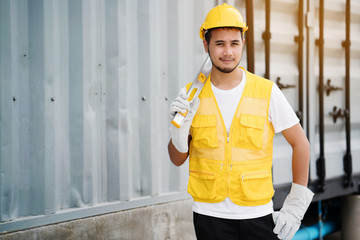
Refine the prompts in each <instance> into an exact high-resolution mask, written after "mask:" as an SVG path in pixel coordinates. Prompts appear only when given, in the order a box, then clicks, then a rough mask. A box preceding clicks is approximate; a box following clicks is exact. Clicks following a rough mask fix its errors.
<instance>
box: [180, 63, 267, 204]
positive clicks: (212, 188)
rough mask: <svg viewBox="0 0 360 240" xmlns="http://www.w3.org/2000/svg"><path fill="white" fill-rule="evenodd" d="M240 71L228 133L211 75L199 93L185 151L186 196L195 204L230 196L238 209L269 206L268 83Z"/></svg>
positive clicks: (216, 200)
mask: <svg viewBox="0 0 360 240" xmlns="http://www.w3.org/2000/svg"><path fill="white" fill-rule="evenodd" d="M244 71H245V70H244ZM245 72H246V84H245V87H244V91H243V94H242V96H241V99H240V102H239V104H238V106H237V109H236V112H235V115H234V118H233V120H232V123H231V127H230V132H229V134H227V132H226V128H225V124H224V121H223V119H222V116H221V113H220V109H219V107H218V105H217V102H216V99H215V96H214V93H213V92H212V89H211V83H210V76H209V79H208V81H206V83H205V85H204V87H203V89H202V91H201V93H200V94H199V99H200V105H199V108H198V110H197V112H196V115H195V117H194V119H193V122H192V124H191V128H190V133H191V136H192V140H191V142H190V149H189V155H190V158H189V162H190V166H189V171H190V176H189V183H188V192H189V193H190V194H191V195H192V197H193V198H194V200H195V201H198V202H207V203H217V202H221V201H224V200H225V198H226V197H229V198H230V199H231V201H232V202H234V203H235V204H237V205H241V206H257V205H264V204H267V203H269V202H270V200H271V198H272V196H273V195H274V188H273V183H272V171H271V166H272V151H273V137H274V128H273V126H272V124H271V123H270V122H269V121H268V119H269V116H268V112H269V105H270V96H271V90H272V84H273V82H272V81H269V80H266V79H263V78H261V77H259V76H256V75H254V74H251V73H250V72H247V71H245ZM189 87H190V84H188V85H187V88H189Z"/></svg>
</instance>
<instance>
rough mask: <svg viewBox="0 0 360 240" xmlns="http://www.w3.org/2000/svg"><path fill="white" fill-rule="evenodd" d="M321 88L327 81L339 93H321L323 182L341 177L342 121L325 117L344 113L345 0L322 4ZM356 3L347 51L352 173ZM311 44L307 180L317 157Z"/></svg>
mask: <svg viewBox="0 0 360 240" xmlns="http://www.w3.org/2000/svg"><path fill="white" fill-rule="evenodd" d="M318 7H319V6H318V5H315V6H314V12H315V25H314V38H315V39H316V38H318V36H319V15H318ZM324 8H325V10H324V21H325V22H324V84H326V82H327V80H328V79H330V80H331V85H333V86H336V87H340V88H342V89H343V90H340V91H334V92H331V93H330V95H329V96H327V95H326V93H325V92H324V93H323V94H324V125H325V135H324V138H325V145H324V150H325V161H326V164H325V165H326V178H327V179H331V178H335V177H341V176H343V175H344V170H343V156H344V154H345V151H346V139H345V119H344V118H338V119H337V121H336V123H334V121H333V118H332V117H331V116H330V115H329V113H330V112H332V111H333V108H334V106H336V107H337V108H341V109H345V48H344V47H342V41H344V40H345V0H331V1H325V2H324ZM358 10H359V3H358V2H356V1H351V32H350V38H351V47H350V52H351V53H350V56H351V58H350V62H351V67H350V103H351V106H350V114H351V150H352V162H353V173H359V170H360V168H359V167H360V165H359V163H358V162H359V161H358V160H357V159H359V156H360V155H359V154H360V153H359V151H360V149H359V147H360V146H359V145H358V144H357V143H358V142H359V141H360V139H359V138H360V136H359V134H358V133H359V121H360V117H359V116H360V115H359V106H358V104H356V103H357V102H359V100H360V99H359V96H358V94H357V91H358V88H357V87H358V84H357V82H358V75H359V68H358V67H356V66H358V65H359V61H358V56H359V47H358V46H359V44H358V40H357V37H358V36H359V34H360V32H359V28H358V27H357V26H358V25H359V11H358ZM315 39H313V40H314V41H310V44H311V45H313V46H314V48H315V52H314V53H310V55H311V57H310V58H313V60H314V69H313V72H311V79H310V84H311V87H310V89H311V93H310V102H312V103H316V104H310V111H311V114H310V116H311V117H312V119H311V121H310V131H311V137H310V140H311V142H312V148H313V149H312V154H311V159H312V162H311V169H313V171H311V172H310V173H311V179H312V180H316V179H317V175H316V171H315V169H316V160H317V158H318V156H319V149H320V146H319V135H318V134H319V132H318V122H319V117H318V115H319V114H318V108H319V103H318V94H319V93H318V91H317V87H318V81H319V80H318V78H319V54H318V47H316V46H315V45H314V44H315Z"/></svg>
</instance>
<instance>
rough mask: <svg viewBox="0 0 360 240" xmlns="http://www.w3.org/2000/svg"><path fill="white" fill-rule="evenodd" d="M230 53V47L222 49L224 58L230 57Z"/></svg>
mask: <svg viewBox="0 0 360 240" xmlns="http://www.w3.org/2000/svg"><path fill="white" fill-rule="evenodd" d="M231 54H232V52H231V47H230V46H229V45H226V46H225V48H224V55H225V56H231Z"/></svg>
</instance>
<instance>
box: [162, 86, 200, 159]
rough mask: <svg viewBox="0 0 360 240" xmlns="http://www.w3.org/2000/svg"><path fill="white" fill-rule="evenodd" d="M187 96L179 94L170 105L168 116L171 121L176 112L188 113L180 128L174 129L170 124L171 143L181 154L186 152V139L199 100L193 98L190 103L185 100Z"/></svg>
mask: <svg viewBox="0 0 360 240" xmlns="http://www.w3.org/2000/svg"><path fill="white" fill-rule="evenodd" d="M188 98H189V95H186V93H184V92H180V94H179V96H178V97H177V98H175V100H174V101H173V102H172V103H171V106H170V109H169V115H170V117H171V119H173V118H174V117H175V114H176V113H177V112H181V113H185V112H186V111H187V110H188V111H189V112H188V114H187V115H186V117H185V120H184V123H183V125H182V126H181V127H180V128H177V127H175V126H174V125H173V124H170V128H169V131H170V136H171V142H172V144H173V145H174V146H175V148H176V149H177V150H178V151H179V152H182V153H186V152H188V137H189V130H190V126H191V122H192V120H193V118H194V116H195V113H196V111H197V109H198V107H199V104H200V99H199V98H198V97H196V98H194V99H193V100H192V101H191V102H189V101H188V100H187V99H188Z"/></svg>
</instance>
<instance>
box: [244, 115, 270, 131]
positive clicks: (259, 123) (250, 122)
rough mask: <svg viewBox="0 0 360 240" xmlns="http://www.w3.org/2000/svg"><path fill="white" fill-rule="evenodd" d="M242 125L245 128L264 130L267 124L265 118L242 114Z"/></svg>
mask: <svg viewBox="0 0 360 240" xmlns="http://www.w3.org/2000/svg"><path fill="white" fill-rule="evenodd" d="M240 123H241V125H243V126H245V127H250V128H256V129H261V130H263V129H264V124H265V118H264V117H261V116H255V115H248V114H241V117H240Z"/></svg>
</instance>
